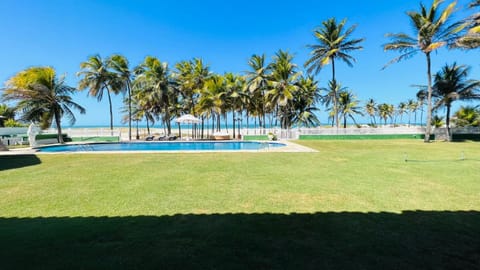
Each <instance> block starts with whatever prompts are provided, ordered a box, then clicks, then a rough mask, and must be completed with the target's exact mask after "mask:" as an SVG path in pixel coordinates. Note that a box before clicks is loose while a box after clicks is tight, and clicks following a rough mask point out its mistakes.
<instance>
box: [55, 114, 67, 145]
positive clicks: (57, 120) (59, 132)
mask: <svg viewBox="0 0 480 270" xmlns="http://www.w3.org/2000/svg"><path fill="white" fill-rule="evenodd" d="M54 114H55V124H56V125H57V140H58V142H59V143H62V144H63V143H65V142H64V141H63V136H62V126H61V125H60V120H61V119H60V118H61V117H60V113H59V112H58V111H57V110H55V113H54Z"/></svg>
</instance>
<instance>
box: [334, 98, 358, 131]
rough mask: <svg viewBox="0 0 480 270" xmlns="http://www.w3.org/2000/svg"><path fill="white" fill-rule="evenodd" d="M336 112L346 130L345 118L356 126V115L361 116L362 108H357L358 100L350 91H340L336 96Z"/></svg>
mask: <svg viewBox="0 0 480 270" xmlns="http://www.w3.org/2000/svg"><path fill="white" fill-rule="evenodd" d="M338 111H339V113H340V115H341V116H342V118H343V128H347V117H348V118H350V119H352V121H353V123H355V124H356V121H355V118H354V117H353V116H354V115H356V114H359V115H362V116H363V113H362V108H361V107H360V106H358V100H357V98H356V97H355V95H353V93H352V92H350V91H342V92H340V93H339V94H338Z"/></svg>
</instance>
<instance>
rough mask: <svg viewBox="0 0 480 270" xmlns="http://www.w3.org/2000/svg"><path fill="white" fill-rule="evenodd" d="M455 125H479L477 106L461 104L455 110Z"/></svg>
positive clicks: (479, 116) (479, 112)
mask: <svg viewBox="0 0 480 270" xmlns="http://www.w3.org/2000/svg"><path fill="white" fill-rule="evenodd" d="M455 125H456V126H458V127H478V126H480V110H479V109H478V106H476V107H473V106H461V107H460V109H458V111H457V112H455Z"/></svg>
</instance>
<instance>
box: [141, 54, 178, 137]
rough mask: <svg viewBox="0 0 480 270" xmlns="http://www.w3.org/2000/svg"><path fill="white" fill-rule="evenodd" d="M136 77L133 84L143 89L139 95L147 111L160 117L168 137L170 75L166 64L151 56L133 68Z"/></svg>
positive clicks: (169, 129) (169, 131)
mask: <svg viewBox="0 0 480 270" xmlns="http://www.w3.org/2000/svg"><path fill="white" fill-rule="evenodd" d="M135 73H136V74H137V77H136V79H135V84H137V87H139V88H141V89H143V91H141V92H140V93H141V94H140V95H142V97H141V98H140V99H141V100H144V102H146V103H147V104H146V105H145V106H146V107H147V108H148V110H149V111H150V112H151V113H153V114H155V115H157V116H159V115H161V117H162V119H163V122H164V124H165V125H166V127H167V131H168V135H170V134H171V131H172V129H171V125H170V120H171V113H170V111H171V105H172V102H171V94H170V93H171V92H172V91H173V90H172V88H171V82H170V79H169V77H170V75H169V69H168V64H167V63H162V62H161V61H160V60H159V59H157V58H156V57H152V56H147V57H145V59H144V61H143V63H141V64H140V65H139V66H138V67H136V68H135Z"/></svg>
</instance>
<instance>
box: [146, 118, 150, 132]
mask: <svg viewBox="0 0 480 270" xmlns="http://www.w3.org/2000/svg"><path fill="white" fill-rule="evenodd" d="M146 119H147V133H148V135H150V124H149V123H150V122H149V121H148V117H147V118H146Z"/></svg>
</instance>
